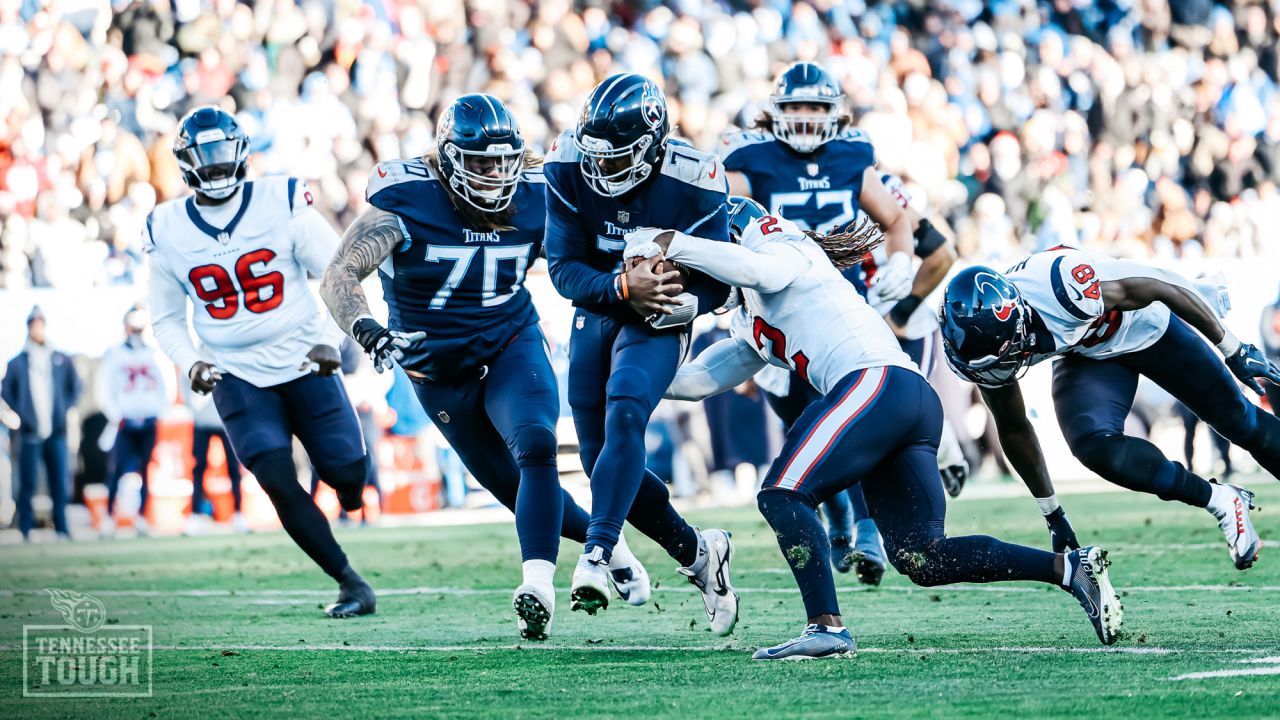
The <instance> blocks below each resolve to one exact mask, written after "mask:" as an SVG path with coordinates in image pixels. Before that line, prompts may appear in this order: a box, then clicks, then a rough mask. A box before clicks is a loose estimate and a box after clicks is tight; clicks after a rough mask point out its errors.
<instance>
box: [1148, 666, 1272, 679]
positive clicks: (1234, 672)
mask: <svg viewBox="0 0 1280 720" xmlns="http://www.w3.org/2000/svg"><path fill="white" fill-rule="evenodd" d="M1250 675H1280V665H1274V666H1272V667H1251V668H1232V669H1228V670H1209V671H1207V672H1193V673H1186V674H1183V675H1175V676H1173V677H1171V678H1169V679H1170V680H1175V681H1176V680H1206V679H1209V678H1227V677H1248V676H1250Z"/></svg>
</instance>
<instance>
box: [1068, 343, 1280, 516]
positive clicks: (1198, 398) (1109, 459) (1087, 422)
mask: <svg viewBox="0 0 1280 720" xmlns="http://www.w3.org/2000/svg"><path fill="white" fill-rule="evenodd" d="M1139 375H1145V376H1147V377H1148V378H1150V379H1151V380H1152V381H1153V382H1155V383H1156V384H1157V385H1159V386H1160V387H1162V388H1164V389H1165V390H1167V391H1168V392H1169V393H1170V394H1171V395H1173V396H1174V397H1175V398H1177V399H1178V400H1180V401H1181V402H1182V404H1184V405H1186V406H1187V407H1188V408H1190V409H1191V411H1192V412H1194V413H1195V414H1196V416H1197V417H1199V418H1200V419H1201V420H1204V421H1205V422H1206V423H1208V424H1209V426H1210V427H1212V428H1213V429H1214V430H1215V431H1217V432H1218V433H1219V434H1221V435H1222V436H1223V437H1224V438H1226V439H1227V440H1229V441H1231V443H1233V444H1235V445H1238V446H1240V447H1242V448H1244V449H1245V450H1247V451H1249V453H1250V454H1252V455H1253V457H1254V459H1255V460H1257V461H1258V464H1259V465H1261V466H1262V467H1263V468H1264V469H1265V470H1266V471H1267V472H1269V473H1271V474H1272V476H1275V477H1280V419H1277V418H1276V417H1275V416H1273V415H1269V414H1267V413H1265V412H1263V411H1262V410H1261V409H1259V408H1258V406H1256V405H1254V404H1253V403H1251V402H1249V400H1248V399H1247V398H1245V396H1244V393H1243V392H1242V391H1241V390H1240V388H1239V386H1238V385H1237V384H1236V380H1235V378H1234V377H1233V376H1232V375H1231V371H1229V370H1228V369H1227V366H1226V364H1225V363H1224V362H1223V360H1222V358H1221V357H1220V356H1219V355H1218V354H1217V352H1216V351H1215V350H1214V349H1213V348H1212V347H1211V346H1209V344H1208V343H1206V342H1205V341H1204V339H1203V338H1201V337H1200V335H1199V334H1197V333H1196V332H1195V331H1194V330H1192V329H1191V328H1190V327H1189V326H1188V325H1187V324H1186V323H1184V322H1183V321H1181V320H1179V319H1178V318H1171V319H1170V320H1169V329H1168V330H1166V331H1165V333H1164V335H1163V336H1162V337H1161V338H1160V339H1159V340H1157V341H1156V342H1155V344H1153V345H1152V346H1151V347H1149V348H1147V349H1145V350H1139V351H1138V352H1132V353H1127V354H1125V355H1120V356H1118V357H1113V358H1107V359H1105V360H1092V359H1089V358H1085V357H1080V356H1077V355H1067V356H1066V357H1063V358H1062V359H1061V360H1058V361H1057V362H1056V363H1054V366H1053V404H1054V408H1055V410H1056V411H1057V415H1058V425H1059V426H1060V427H1061V428H1062V434H1063V435H1064V436H1065V437H1066V440H1067V445H1068V446H1069V447H1070V448H1071V452H1072V454H1074V455H1075V456H1076V457H1077V458H1079V460H1080V462H1082V463H1084V465H1085V467H1087V468H1089V469H1090V470H1092V471H1093V472H1095V473H1097V474H1098V475H1101V476H1102V477H1103V478H1104V479H1106V480H1109V481H1111V482H1113V483H1115V484H1117V485H1120V486H1121V487H1125V488H1128V489H1130V490H1138V491H1140V492H1146V493H1151V494H1153V495H1156V496H1158V497H1160V498H1161V499H1163V500H1179V501H1181V502H1184V503H1187V504H1188V505H1194V506H1195V507H1205V506H1206V505H1208V503H1209V495H1210V492H1211V489H1210V485H1209V483H1207V482H1206V481H1205V480H1203V479H1201V478H1199V477H1197V476H1196V475H1194V474H1193V473H1191V472H1190V471H1188V470H1187V468H1185V467H1183V466H1182V464H1181V463H1176V462H1172V461H1170V460H1169V459H1168V458H1166V457H1165V456H1164V455H1163V454H1162V453H1161V452H1160V450H1159V449H1157V448H1156V446H1155V445H1152V444H1151V443H1150V442H1147V441H1146V440H1143V439H1141V438H1134V437H1128V436H1126V435H1125V434H1124V420H1125V418H1126V417H1127V416H1128V415H1129V410H1130V409H1131V408H1132V407H1133V399H1134V394H1135V393H1136V391H1137V388H1138V376H1139Z"/></svg>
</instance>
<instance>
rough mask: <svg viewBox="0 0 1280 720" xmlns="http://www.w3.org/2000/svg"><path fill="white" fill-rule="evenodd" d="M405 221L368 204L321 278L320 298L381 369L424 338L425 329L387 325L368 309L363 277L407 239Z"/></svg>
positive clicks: (389, 365)
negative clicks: (403, 330) (406, 329)
mask: <svg viewBox="0 0 1280 720" xmlns="http://www.w3.org/2000/svg"><path fill="white" fill-rule="evenodd" d="M406 239H407V238H406V236H405V230H404V225H402V224H401V222H400V218H398V217H396V215H395V214H394V213H389V212H387V211H385V210H380V209H378V208H376V207H373V208H369V209H368V210H366V211H365V213H364V214H363V215H361V216H360V217H358V218H356V221H355V222H353V223H351V227H349V228H347V232H346V234H345V235H343V237H342V245H340V246H339V247H338V252H337V254H336V255H334V256H333V259H332V260H330V261H329V267H328V268H326V269H325V271H324V280H323V281H321V283H320V297H322V298H324V304H325V305H326V306H328V308H329V314H331V315H333V319H334V320H336V321H337V323H338V327H340V328H342V329H343V330H344V331H346V332H347V333H348V334H349V335H351V337H352V338H354V339H355V341H356V342H358V343H360V346H361V347H363V348H364V350H365V352H367V353H368V354H369V356H370V357H371V358H373V367H374V369H375V370H377V371H378V372H382V371H383V370H385V369H389V368H390V367H391V363H392V362H399V361H400V360H403V359H404V350H405V349H406V348H408V347H409V346H410V345H412V344H413V343H415V342H418V341H420V340H424V339H426V337H427V335H426V333H422V332H416V333H401V332H395V331H392V330H388V329H387V328H385V327H383V326H382V324H381V323H379V322H378V321H377V320H374V319H373V316H372V315H370V314H369V302H368V300H366V299H365V296H364V288H362V287H360V281H361V280H364V279H365V278H366V277H368V276H369V275H370V274H371V273H372V272H373V271H374V270H375V269H377V267H378V266H379V265H381V264H382V262H383V261H384V260H386V259H387V258H389V257H391V253H393V252H395V250H396V248H398V247H400V246H401V245H403V244H404V242H405V240H406Z"/></svg>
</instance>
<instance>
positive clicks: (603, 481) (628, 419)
mask: <svg viewBox="0 0 1280 720" xmlns="http://www.w3.org/2000/svg"><path fill="white" fill-rule="evenodd" d="M648 424H649V408H648V407H647V406H646V405H645V403H643V402H642V401H640V400H638V399H635V398H629V397H622V398H616V399H610V401H609V404H608V407H607V408H606V410H605V442H604V447H603V448H601V450H600V457H599V458H598V459H597V460H596V462H595V467H594V468H592V470H591V527H590V528H589V529H588V531H587V543H586V550H587V551H588V552H589V551H590V550H592V549H593V548H596V547H599V548H601V550H603V551H604V556H605V558H608V557H609V556H610V555H611V554H612V553H613V546H614V545H615V544H617V542H618V535H619V534H621V533H622V523H623V522H624V521H625V520H626V518H627V516H628V514H629V513H630V512H631V507H632V505H633V503H634V502H635V498H636V492H637V491H639V489H640V484H641V480H642V478H643V476H644V462H645V449H644V431H645V427H646V426H647V425H648ZM632 524H635V523H634V522H633V523H632ZM636 527H637V528H639V527H640V526H639V525H637V526H636ZM641 532H644V530H643V529H642V528H641ZM646 534H647V533H646Z"/></svg>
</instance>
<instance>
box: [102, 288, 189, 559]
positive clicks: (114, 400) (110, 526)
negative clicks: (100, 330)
mask: <svg viewBox="0 0 1280 720" xmlns="http://www.w3.org/2000/svg"><path fill="white" fill-rule="evenodd" d="M146 327H147V317H146V314H145V312H144V311H142V310H141V309H138V308H134V309H132V310H130V311H129V312H128V313H127V314H126V315H125V318H124V331H125V340H124V342H123V343H121V344H119V345H116V346H114V347H112V348H111V349H110V350H108V351H107V354H106V355H104V356H103V358H102V365H101V366H100V367H99V368H98V383H97V396H98V398H97V399H98V404H99V405H100V406H101V407H102V412H103V414H104V415H106V416H107V426H106V429H105V430H104V431H103V433H102V437H101V438H100V439H99V445H100V446H101V447H102V449H103V450H107V448H110V452H111V469H110V471H109V473H108V475H107V493H108V494H107V517H106V519H105V520H104V521H103V528H102V533H103V535H111V534H112V533H114V532H115V510H116V499H117V496H118V494H119V491H120V479H121V478H122V477H124V476H125V475H126V474H128V473H136V474H137V475H138V477H139V478H140V480H141V487H140V489H139V496H138V509H137V515H136V516H135V517H134V520H133V526H134V528H135V529H136V530H137V532H138V534H139V535H145V534H147V532H148V527H147V520H146V514H147V496H148V486H147V480H148V475H149V472H150V470H149V466H150V465H151V453H152V451H153V450H155V446H156V421H157V420H158V419H159V418H160V416H161V415H163V414H164V412H165V410H166V409H167V408H168V407H169V406H170V404H171V403H172V399H173V389H172V385H173V369H172V366H170V365H168V363H166V362H164V361H162V360H161V356H160V353H159V351H158V350H156V348H154V347H152V346H151V345H148V344H147V343H146V341H145V340H144V339H143V337H142V333H143V330H145V329H146Z"/></svg>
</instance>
